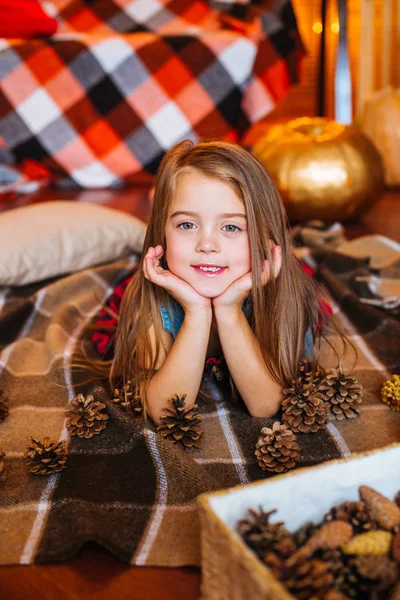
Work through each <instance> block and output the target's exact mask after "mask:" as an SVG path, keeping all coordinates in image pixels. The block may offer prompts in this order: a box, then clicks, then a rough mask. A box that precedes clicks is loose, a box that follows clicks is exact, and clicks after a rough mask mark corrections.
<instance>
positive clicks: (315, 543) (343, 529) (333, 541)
mask: <svg viewBox="0 0 400 600" xmlns="http://www.w3.org/2000/svg"><path fill="white" fill-rule="evenodd" d="M352 537H353V528H352V526H351V525H350V524H349V523H344V522H343V521H331V522H330V523H324V524H323V525H322V526H321V527H319V528H318V529H317V530H316V532H315V533H314V534H313V535H312V536H311V537H310V538H309V540H308V542H307V544H305V545H304V546H301V548H299V549H298V550H297V551H296V552H295V553H294V554H293V555H292V556H291V557H290V558H289V559H288V561H287V566H288V567H289V568H290V567H292V566H293V565H295V564H300V563H301V562H304V561H305V560H309V559H311V557H312V556H313V555H314V553H315V551H316V550H336V549H338V548H340V547H341V546H343V545H345V544H346V543H347V542H349V540H351V538H352Z"/></svg>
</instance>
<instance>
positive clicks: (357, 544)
mask: <svg viewBox="0 0 400 600" xmlns="http://www.w3.org/2000/svg"><path fill="white" fill-rule="evenodd" d="M392 539H393V535H392V534H391V533H390V532H389V531H383V530H382V529H378V530H377V531H367V532H366V533H359V534H358V535H356V536H355V537H353V539H352V540H350V541H349V542H347V544H344V545H343V546H342V550H343V552H344V553H345V554H357V555H358V556H360V555H361V554H374V555H376V556H382V555H384V554H389V552H390V547H391V544H392Z"/></svg>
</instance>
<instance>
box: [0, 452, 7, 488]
mask: <svg viewBox="0 0 400 600" xmlns="http://www.w3.org/2000/svg"><path fill="white" fill-rule="evenodd" d="M4 456H5V454H4V452H0V483H1V482H2V481H4V480H5V478H6V474H5V467H4V460H3V458H4Z"/></svg>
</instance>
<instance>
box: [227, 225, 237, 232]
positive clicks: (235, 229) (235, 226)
mask: <svg viewBox="0 0 400 600" xmlns="http://www.w3.org/2000/svg"><path fill="white" fill-rule="evenodd" d="M224 227H233V228H234V230H232V229H230V230H228V233H236V232H237V231H241V229H240V227H238V226H237V225H224Z"/></svg>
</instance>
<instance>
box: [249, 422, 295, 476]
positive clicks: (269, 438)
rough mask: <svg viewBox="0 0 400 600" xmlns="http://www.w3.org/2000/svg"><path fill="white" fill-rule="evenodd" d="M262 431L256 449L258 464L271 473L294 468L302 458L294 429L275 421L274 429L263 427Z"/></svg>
mask: <svg viewBox="0 0 400 600" xmlns="http://www.w3.org/2000/svg"><path fill="white" fill-rule="evenodd" d="M261 433H262V435H261V436H260V437H259V438H258V440H257V444H256V451H255V455H256V457H257V462H258V466H259V467H261V469H263V470H264V471H265V470H266V471H269V472H270V473H283V472H284V471H288V470H289V469H292V468H293V467H294V466H295V464H296V462H297V461H298V460H299V458H300V446H299V444H297V442H296V436H295V435H294V433H293V431H291V430H290V429H289V427H288V426H287V425H281V423H279V421H275V423H274V424H273V426H272V429H270V428H268V427H263V428H262V429H261Z"/></svg>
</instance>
